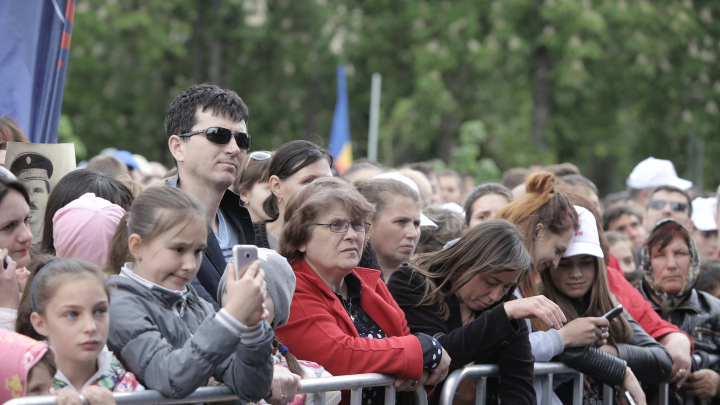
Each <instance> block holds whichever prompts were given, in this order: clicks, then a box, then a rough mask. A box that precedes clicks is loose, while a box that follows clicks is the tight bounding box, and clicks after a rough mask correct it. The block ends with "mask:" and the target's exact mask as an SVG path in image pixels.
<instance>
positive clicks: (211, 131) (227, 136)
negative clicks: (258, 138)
mask: <svg viewBox="0 0 720 405" xmlns="http://www.w3.org/2000/svg"><path fill="white" fill-rule="evenodd" d="M202 133H204V134H205V137H206V138H207V140H208V141H210V142H212V143H216V144H218V145H227V144H228V143H229V142H230V140H231V139H232V138H233V136H235V142H237V146H238V148H240V149H242V150H244V151H248V150H250V147H251V146H252V138H251V137H250V135H248V134H246V133H244V132H235V133H233V131H231V130H229V129H227V128H222V127H210V128H208V129H201V130H200V131H193V132H188V133H187V134H182V135H180V137H181V138H188V137H191V136H193V135H197V134H202Z"/></svg>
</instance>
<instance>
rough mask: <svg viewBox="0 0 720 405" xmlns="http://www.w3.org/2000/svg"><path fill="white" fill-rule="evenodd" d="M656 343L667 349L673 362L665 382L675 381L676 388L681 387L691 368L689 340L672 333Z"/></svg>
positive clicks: (679, 334)
mask: <svg viewBox="0 0 720 405" xmlns="http://www.w3.org/2000/svg"><path fill="white" fill-rule="evenodd" d="M658 342H659V343H660V344H661V345H663V346H664V347H665V349H667V351H668V353H670V357H672V361H673V367H672V374H670V379H669V380H668V381H667V382H668V383H674V382H676V381H677V387H678V388H680V387H682V386H683V384H685V380H687V379H688V377H690V368H691V367H692V353H690V350H691V348H692V346H691V345H690V338H689V337H688V336H687V335H686V334H684V333H680V332H673V333H668V334H667V335H665V336H663V337H661V338H660V339H658Z"/></svg>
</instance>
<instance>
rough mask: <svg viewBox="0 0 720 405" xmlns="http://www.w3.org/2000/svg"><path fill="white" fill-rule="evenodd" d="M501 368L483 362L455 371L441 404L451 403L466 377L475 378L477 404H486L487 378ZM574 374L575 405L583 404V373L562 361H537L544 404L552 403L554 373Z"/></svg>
mask: <svg viewBox="0 0 720 405" xmlns="http://www.w3.org/2000/svg"><path fill="white" fill-rule="evenodd" d="M499 372H500V368H499V367H498V366H497V365H496V364H483V365H476V366H467V367H464V368H461V369H459V370H455V371H453V372H452V373H451V374H450V375H449V376H448V378H447V379H446V380H445V386H444V387H443V390H442V393H440V405H451V404H452V400H453V397H454V396H455V391H457V388H458V386H459V385H460V382H461V381H462V380H464V379H466V378H474V379H475V404H476V405H485V399H486V398H485V387H486V385H487V378H488V377H494V376H498V375H499ZM554 374H574V376H573V405H580V404H582V398H583V374H582V373H580V372H578V371H576V370H573V369H571V368H569V367H568V366H566V365H564V364H562V363H535V375H536V376H541V379H542V388H543V397H542V405H551V404H552V392H553V375H554Z"/></svg>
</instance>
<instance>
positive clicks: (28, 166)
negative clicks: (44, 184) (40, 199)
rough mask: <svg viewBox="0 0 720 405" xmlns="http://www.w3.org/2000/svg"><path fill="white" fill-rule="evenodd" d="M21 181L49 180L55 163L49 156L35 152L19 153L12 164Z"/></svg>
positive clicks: (11, 169) (12, 168)
mask: <svg viewBox="0 0 720 405" xmlns="http://www.w3.org/2000/svg"><path fill="white" fill-rule="evenodd" d="M10 171H11V172H13V174H15V175H16V176H17V178H18V180H20V181H27V180H46V181H47V180H49V179H50V177H52V173H53V164H52V162H51V161H50V159H48V158H47V157H45V156H43V155H41V154H39V153H34V152H26V153H21V154H19V155H18V156H17V157H16V158H15V160H14V161H13V162H12V165H10Z"/></svg>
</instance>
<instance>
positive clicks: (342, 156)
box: [330, 65, 353, 174]
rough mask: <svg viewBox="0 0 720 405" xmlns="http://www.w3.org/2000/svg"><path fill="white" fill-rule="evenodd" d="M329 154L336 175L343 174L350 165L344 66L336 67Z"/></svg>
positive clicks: (350, 153) (348, 121)
mask: <svg viewBox="0 0 720 405" xmlns="http://www.w3.org/2000/svg"><path fill="white" fill-rule="evenodd" d="M330 153H331V154H332V156H333V160H334V165H335V168H336V169H337V171H338V173H340V174H343V172H344V171H345V170H346V169H347V168H348V167H350V165H351V164H352V161H353V158H352V144H351V143H350V116H349V113H348V94H347V80H346V78H345V66H344V65H338V67H337V102H336V103H335V115H334V116H333V123H332V132H330Z"/></svg>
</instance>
